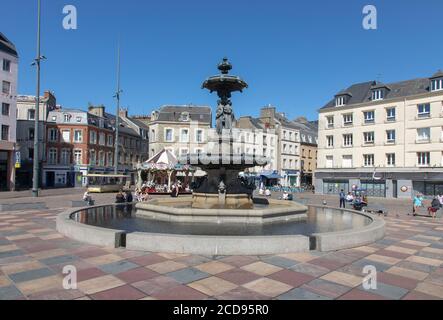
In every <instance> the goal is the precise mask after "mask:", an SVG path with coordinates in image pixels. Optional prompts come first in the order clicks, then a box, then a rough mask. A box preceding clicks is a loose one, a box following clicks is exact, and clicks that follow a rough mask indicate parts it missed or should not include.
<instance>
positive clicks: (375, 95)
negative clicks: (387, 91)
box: [372, 89, 384, 101]
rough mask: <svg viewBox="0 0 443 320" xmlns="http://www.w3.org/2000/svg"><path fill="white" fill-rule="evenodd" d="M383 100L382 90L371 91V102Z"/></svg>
mask: <svg viewBox="0 0 443 320" xmlns="http://www.w3.org/2000/svg"><path fill="white" fill-rule="evenodd" d="M383 98H384V95H383V90H382V89H376V90H373V91H372V101H377V100H383Z"/></svg>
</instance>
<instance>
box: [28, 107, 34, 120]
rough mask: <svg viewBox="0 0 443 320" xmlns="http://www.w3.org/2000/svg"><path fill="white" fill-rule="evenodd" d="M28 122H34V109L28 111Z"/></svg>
mask: <svg viewBox="0 0 443 320" xmlns="http://www.w3.org/2000/svg"><path fill="white" fill-rule="evenodd" d="M28 120H35V110H34V109H29V110H28Z"/></svg>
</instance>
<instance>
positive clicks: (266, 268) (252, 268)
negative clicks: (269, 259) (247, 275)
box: [241, 261, 282, 276]
mask: <svg viewBox="0 0 443 320" xmlns="http://www.w3.org/2000/svg"><path fill="white" fill-rule="evenodd" d="M241 269H243V270H246V271H249V272H253V273H256V274H258V275H261V276H267V275H270V274H273V273H275V272H278V271H280V270H282V268H280V267H277V266H274V265H272V264H269V263H264V262H261V261H260V262H254V263H251V264H248V265H246V266H243V267H241Z"/></svg>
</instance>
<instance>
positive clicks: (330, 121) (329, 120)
mask: <svg viewBox="0 0 443 320" xmlns="http://www.w3.org/2000/svg"><path fill="white" fill-rule="evenodd" d="M326 122H327V128H329V129H331V128H334V117H333V116H329V117H326Z"/></svg>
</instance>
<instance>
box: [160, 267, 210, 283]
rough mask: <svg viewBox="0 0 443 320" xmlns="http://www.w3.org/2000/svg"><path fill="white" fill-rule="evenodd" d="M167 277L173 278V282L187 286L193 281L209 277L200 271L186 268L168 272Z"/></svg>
mask: <svg viewBox="0 0 443 320" xmlns="http://www.w3.org/2000/svg"><path fill="white" fill-rule="evenodd" d="M167 276H168V277H171V278H173V279H174V280H176V281H178V282H180V283H182V284H188V283H191V282H194V281H198V280H201V279H204V278H208V277H210V276H211V275H210V274H208V273H206V272H203V271H200V270H198V269H194V268H187V269H182V270H178V271H174V272H170V273H168V274H167Z"/></svg>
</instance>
